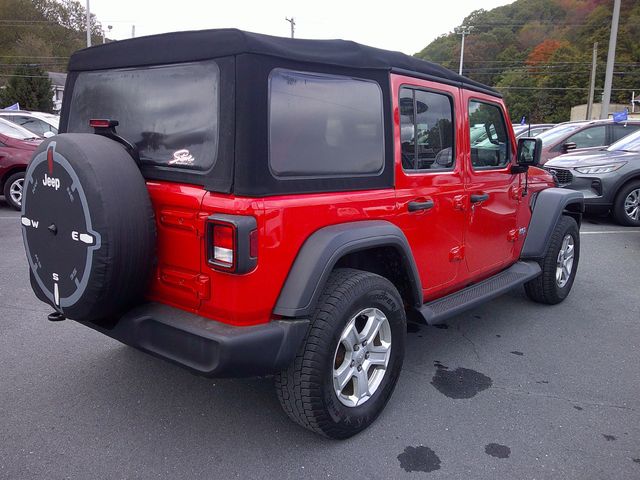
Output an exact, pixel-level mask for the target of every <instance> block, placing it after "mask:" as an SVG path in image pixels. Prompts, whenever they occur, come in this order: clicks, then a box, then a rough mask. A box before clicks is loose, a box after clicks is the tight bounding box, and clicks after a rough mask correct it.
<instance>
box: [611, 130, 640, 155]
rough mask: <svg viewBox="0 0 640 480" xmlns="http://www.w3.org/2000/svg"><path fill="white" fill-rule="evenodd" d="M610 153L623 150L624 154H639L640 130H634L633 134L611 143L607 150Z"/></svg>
mask: <svg viewBox="0 0 640 480" xmlns="http://www.w3.org/2000/svg"><path fill="white" fill-rule="evenodd" d="M607 150H609V151H610V152H614V151H616V150H620V151H622V150H624V151H626V152H640V130H636V131H635V132H634V133H632V134H630V135H627V136H626V137H622V138H621V139H620V140H618V141H617V142H616V143H612V144H611V145H610V146H609V148H607Z"/></svg>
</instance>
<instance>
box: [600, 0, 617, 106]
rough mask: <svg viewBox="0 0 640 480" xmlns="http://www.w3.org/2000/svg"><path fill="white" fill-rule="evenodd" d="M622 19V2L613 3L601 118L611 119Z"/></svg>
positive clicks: (615, 0)
mask: <svg viewBox="0 0 640 480" xmlns="http://www.w3.org/2000/svg"><path fill="white" fill-rule="evenodd" d="M619 19H620V0H614V2H613V18H612V19H611V34H610V36H609V53H608V54H607V70H606V72H605V76H604V95H603V96H602V110H601V111H600V118H608V117H609V103H610V102H611V85H612V83H613V64H614V63H615V61H616V41H617V40H618V20H619Z"/></svg>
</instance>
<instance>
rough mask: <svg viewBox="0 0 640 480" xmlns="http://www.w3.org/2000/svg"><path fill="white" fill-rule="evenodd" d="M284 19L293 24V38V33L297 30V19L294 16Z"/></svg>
mask: <svg viewBox="0 0 640 480" xmlns="http://www.w3.org/2000/svg"><path fill="white" fill-rule="evenodd" d="M284 19H285V20H286V21H287V22H289V23H290V24H291V38H293V35H294V33H295V30H296V19H295V18H293V17H291V18H287V17H284Z"/></svg>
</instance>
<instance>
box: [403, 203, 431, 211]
mask: <svg viewBox="0 0 640 480" xmlns="http://www.w3.org/2000/svg"><path fill="white" fill-rule="evenodd" d="M434 205H435V203H434V202H433V200H425V201H424V202H415V201H414V202H409V204H408V205H407V207H408V208H409V211H410V212H417V211H418V210H430V209H432V208H433V206H434Z"/></svg>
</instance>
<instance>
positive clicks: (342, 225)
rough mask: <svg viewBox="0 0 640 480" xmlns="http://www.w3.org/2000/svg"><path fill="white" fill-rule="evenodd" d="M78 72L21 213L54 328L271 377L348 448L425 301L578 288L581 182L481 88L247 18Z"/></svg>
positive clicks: (134, 47) (458, 304) (115, 51)
mask: <svg viewBox="0 0 640 480" xmlns="http://www.w3.org/2000/svg"><path fill="white" fill-rule="evenodd" d="M68 71H69V83H68V85H69V88H68V89H69V90H70V91H68V92H65V95H67V98H68V99H70V100H69V101H68V102H65V104H64V106H63V109H62V117H61V118H62V119H61V132H62V134H59V135H57V136H55V137H53V138H51V139H48V140H45V141H44V142H43V144H42V145H41V146H40V147H39V148H38V150H37V152H36V154H35V156H34V158H33V160H32V162H31V163H30V165H29V168H28V170H27V175H26V177H25V178H26V180H25V185H26V188H25V195H24V199H23V202H24V204H23V216H22V218H21V222H22V229H23V236H24V241H25V249H26V258H27V259H28V262H29V269H30V275H31V279H32V281H31V285H32V287H33V289H34V292H35V294H36V296H37V297H38V298H39V299H40V300H42V301H43V302H46V303H47V304H48V305H50V306H51V308H52V309H53V310H54V312H53V313H52V314H50V315H49V319H50V320H54V321H58V320H64V319H65V318H69V319H73V320H75V321H78V322H80V323H82V324H83V325H86V326H88V327H90V328H93V329H95V330H97V331H98V332H101V333H103V334H105V335H108V336H111V337H113V338H115V339H117V340H119V341H121V342H123V343H125V344H128V345H131V346H133V347H136V348H138V349H140V350H142V351H145V352H148V353H150V354H152V355H155V356H156V357H160V358H164V359H166V360H169V361H171V362H174V363H176V364H179V365H182V366H184V367H186V368H188V369H190V370H191V371H193V372H196V373H198V374H201V375H207V376H243V375H262V374H269V373H275V375H276V377H275V384H276V390H277V393H278V398H279V400H280V402H281V404H282V406H283V408H284V410H285V411H286V412H287V414H288V415H289V416H290V417H291V418H292V419H293V420H294V421H296V422H298V423H299V424H300V425H302V426H304V427H306V428H309V429H311V430H313V431H315V432H318V433H320V434H323V435H326V436H328V437H333V438H346V437H350V436H352V435H354V434H356V433H358V432H359V431H361V430H363V429H364V428H366V427H367V426H368V425H370V424H371V423H372V422H373V421H374V420H375V418H376V417H377V416H378V414H379V413H380V412H381V411H382V409H383V408H384V406H385V404H386V403H387V401H388V400H389V398H390V396H391V394H392V392H393V390H394V387H395V385H396V382H397V380H398V377H399V375H400V371H401V368H402V364H403V361H404V354H405V338H406V314H407V311H409V312H414V313H415V314H416V315H419V316H421V318H422V319H423V320H424V321H425V322H427V323H430V324H435V323H439V322H443V321H444V320H445V319H447V318H448V317H450V316H452V315H455V314H458V313H459V312H461V311H463V310H464V309H467V308H470V307H473V306H474V305H478V304H479V303H481V302H484V301H486V300H489V299H491V298H494V297H496V296H497V295H500V294H501V293H503V292H505V291H507V290H509V289H510V288H513V287H516V286H519V285H523V284H524V286H525V290H526V292H527V294H528V295H529V297H530V298H531V299H533V300H535V301H537V302H542V303H547V304H555V303H559V302H561V301H563V300H564V299H565V298H566V297H567V295H569V292H570V290H571V287H572V285H573V282H574V279H575V275H576V270H577V267H578V260H579V256H580V235H579V230H578V229H579V225H580V220H581V212H582V195H581V194H580V193H578V192H573V191H571V190H567V189H560V188H553V187H554V185H555V183H554V180H553V177H552V176H551V175H550V174H549V173H548V172H546V171H544V170H542V169H540V168H536V167H535V164H536V163H537V159H538V157H539V153H540V143H539V141H538V140H537V139H521V140H520V142H519V144H518V145H517V146H516V141H515V138H514V135H513V130H512V128H511V124H510V122H509V116H508V114H507V109H506V107H505V105H504V101H503V100H502V97H501V96H500V95H499V94H498V93H497V92H496V91H494V90H492V89H490V88H488V87H486V86H484V85H482V84H479V83H477V82H474V81H472V80H469V79H466V78H464V77H461V76H458V75H456V74H454V73H452V72H451V71H449V70H447V69H445V68H443V67H440V66H438V65H435V64H432V63H429V62H425V61H422V60H418V59H416V58H413V57H409V56H406V55H403V54H399V53H397V52H386V51H384V50H379V49H374V48H371V47H366V46H363V45H358V44H356V43H353V42H345V41H341V40H300V39H289V38H276V37H270V36H265V35H258V34H252V33H246V32H241V31H238V30H209V31H199V32H182V33H172V34H163V35H156V36H149V37H141V38H136V39H135V40H124V41H119V42H113V43H108V44H106V45H100V46H99V47H95V48H88V49H84V50H80V51H78V52H76V53H75V54H74V55H73V56H72V57H71V59H70V62H69V65H68ZM149 99H152V100H153V101H150V100H149ZM478 124H481V125H482V129H483V130H484V131H485V132H486V133H487V134H488V145H484V144H483V145H474V146H471V144H470V141H469V136H470V135H469V134H470V129H471V127H470V126H471V125H474V126H475V125H478ZM45 226H46V228H43V227H45Z"/></svg>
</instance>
